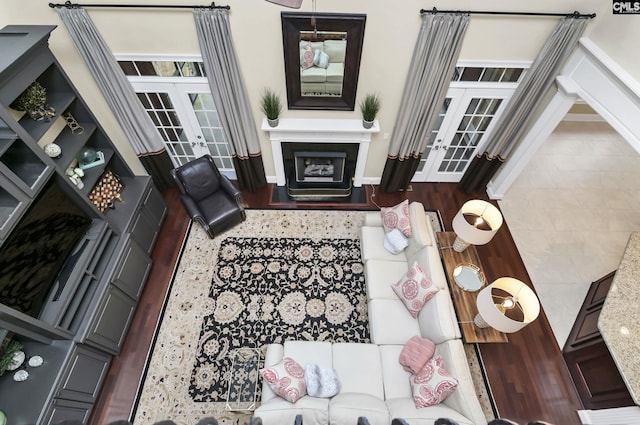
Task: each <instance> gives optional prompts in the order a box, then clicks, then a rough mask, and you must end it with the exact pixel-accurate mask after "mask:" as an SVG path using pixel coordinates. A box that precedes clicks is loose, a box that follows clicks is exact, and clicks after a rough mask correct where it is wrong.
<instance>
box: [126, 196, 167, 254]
mask: <svg viewBox="0 0 640 425" xmlns="http://www.w3.org/2000/svg"><path fill="white" fill-rule="evenodd" d="M143 198H144V201H143V202H142V206H141V207H140V210H139V212H138V214H137V216H136V218H135V221H134V223H133V226H132V228H131V235H132V236H133V238H134V239H135V240H136V241H137V242H138V244H139V245H140V246H141V247H142V248H144V249H145V251H146V252H147V253H151V249H152V248H153V244H154V243H155V242H156V239H157V238H158V232H159V231H160V224H161V223H162V221H163V220H164V218H165V216H166V213H167V207H166V205H165V203H164V200H163V199H162V195H161V194H160V191H159V190H158V189H156V187H155V186H153V185H151V186H150V187H149V190H148V191H147V192H146V193H145V195H144V197H143Z"/></svg>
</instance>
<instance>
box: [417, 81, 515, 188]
mask: <svg viewBox="0 0 640 425" xmlns="http://www.w3.org/2000/svg"><path fill="white" fill-rule="evenodd" d="M512 94H513V90H512V89H490V90H489V89H450V90H449V92H448V93H447V99H446V100H445V102H444V105H443V108H442V110H441V112H440V118H439V119H438V122H437V123H436V126H435V128H434V130H433V131H432V133H431V135H430V139H429V143H428V145H427V148H426V149H425V152H424V154H423V156H422V160H421V162H420V165H419V167H418V171H417V172H416V174H415V176H414V178H413V181H423V182H459V181H460V179H461V178H462V175H463V174H464V172H465V170H466V169H467V167H468V166H469V163H470V162H471V160H472V159H473V158H474V156H475V154H476V151H477V150H478V149H479V148H481V147H482V143H483V142H484V141H485V140H486V136H487V135H488V134H489V133H491V130H492V128H493V126H494V125H495V122H496V120H495V118H496V117H498V116H499V115H500V114H501V113H502V111H503V110H504V107H505V106H506V103H507V100H508V99H509V97H511V95H512Z"/></svg>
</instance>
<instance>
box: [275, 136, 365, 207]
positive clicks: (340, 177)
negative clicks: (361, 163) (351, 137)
mask: <svg viewBox="0 0 640 425" xmlns="http://www.w3.org/2000/svg"><path fill="white" fill-rule="evenodd" d="M358 149H359V146H358V145H357V144H355V143H304V142H287V143H282V158H283V163H284V173H285V177H286V178H285V181H286V187H287V194H288V195H289V196H290V197H291V198H293V199H328V198H344V197H348V196H350V195H351V189H352V187H353V174H354V171H355V165H356V161H357V158H358Z"/></svg>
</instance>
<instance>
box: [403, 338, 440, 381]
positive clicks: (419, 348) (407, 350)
mask: <svg viewBox="0 0 640 425" xmlns="http://www.w3.org/2000/svg"><path fill="white" fill-rule="evenodd" d="M435 351H436V345H435V344H434V343H433V342H431V341H430V340H428V339H427V338H421V337H419V336H412V337H411V338H410V339H409V341H407V343H406V344H405V345H404V347H403V348H402V351H401V352H400V364H401V365H402V367H403V368H404V370H406V371H407V372H411V373H418V372H420V371H421V370H422V368H423V367H424V365H425V364H427V362H428V361H429V360H431V358H432V357H433V353H435Z"/></svg>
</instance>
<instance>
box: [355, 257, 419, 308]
mask: <svg viewBox="0 0 640 425" xmlns="http://www.w3.org/2000/svg"><path fill="white" fill-rule="evenodd" d="M407 270H409V266H408V264H407V263H406V262H404V261H382V260H370V261H367V264H366V265H365V268H364V281H365V283H366V285H367V298H368V299H370V300H372V299H376V298H384V299H388V300H397V299H398V296H397V295H396V293H395V292H393V289H391V286H392V285H393V284H394V283H396V282H397V281H398V280H400V279H402V277H403V276H405V275H406V274H407Z"/></svg>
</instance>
